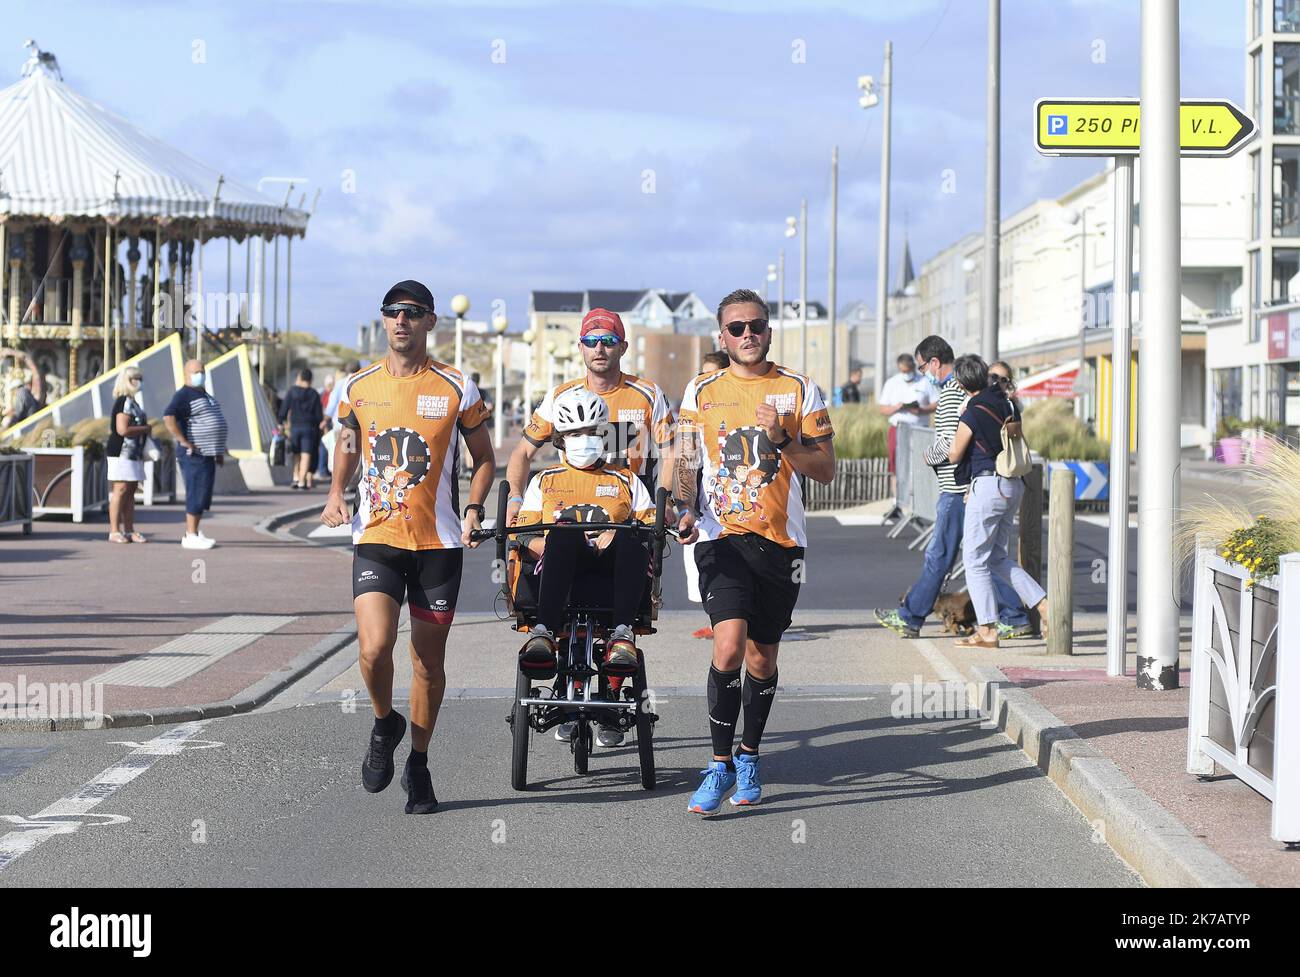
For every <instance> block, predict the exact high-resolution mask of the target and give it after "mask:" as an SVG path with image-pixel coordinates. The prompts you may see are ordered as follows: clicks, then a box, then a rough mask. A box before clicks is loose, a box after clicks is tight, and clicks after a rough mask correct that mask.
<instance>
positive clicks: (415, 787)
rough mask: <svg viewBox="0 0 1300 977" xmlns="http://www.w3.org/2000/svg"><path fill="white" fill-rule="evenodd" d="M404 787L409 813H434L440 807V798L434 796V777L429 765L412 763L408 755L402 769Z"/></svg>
mask: <svg viewBox="0 0 1300 977" xmlns="http://www.w3.org/2000/svg"><path fill="white" fill-rule="evenodd" d="M402 789H403V790H405V791H406V813H407V814H432V813H433V812H434V811H436V810H437V809H438V798H436V797H434V796H433V778H432V777H430V776H429V765H428V764H420V765H419V766H418V767H416V766H412V765H411V760H410V758H409V757H408V758H407V760H406V768H405V769H404V770H403V771H402Z"/></svg>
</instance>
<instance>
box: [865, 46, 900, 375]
mask: <svg viewBox="0 0 1300 977" xmlns="http://www.w3.org/2000/svg"><path fill="white" fill-rule="evenodd" d="M893 64H894V45H893V43H892V42H891V41H886V42H885V70H884V73H883V75H882V76H881V83H880V87H881V88H883V89H884V93H885V107H884V118H883V120H882V121H883V128H884V132H883V135H882V137H881V140H880V243H879V245H878V247H877V251H876V376H875V387H876V390H877V392H879V389H880V385H881V384H882V383H884V382H885V350H886V339H887V335H886V329H887V324H888V322H889V315H888V302H889V135H890V107H891V103H892V102H893V99H894V84H893V70H894V69H893ZM858 88H859V90H861V92H862V95H861V96H860V97H859V98H858V105H859V106H861V107H862V108H863V109H866V110H868V111H869V110H870V109H872V108H874V107H875V106H876V105H877V104H879V102H880V96H879V95H878V94H877V93H876V81H875V79H874V78H872V77H871V76H870V75H862V76H861V77H859V78H858Z"/></svg>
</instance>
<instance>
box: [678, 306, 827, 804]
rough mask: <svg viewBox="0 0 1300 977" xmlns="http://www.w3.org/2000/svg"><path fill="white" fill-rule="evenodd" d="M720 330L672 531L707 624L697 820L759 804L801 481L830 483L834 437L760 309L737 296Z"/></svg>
mask: <svg viewBox="0 0 1300 977" xmlns="http://www.w3.org/2000/svg"><path fill="white" fill-rule="evenodd" d="M718 324H719V332H718V338H719V341H720V344H721V346H722V348H723V350H724V351H725V352H726V354H727V356H728V358H729V359H730V361H731V363H730V365H729V366H728V367H727V368H726V369H725V370H719V371H717V372H716V373H702V374H700V375H699V376H697V377H696V378H695V379H694V380H692V381H691V382H690V383H689V384H687V386H686V392H685V394H683V396H682V409H681V418H680V422H679V430H680V435H681V444H680V448H679V452H680V453H679V455H678V460H677V465H676V478H675V485H676V490H677V491H676V496H677V499H678V500H679V509H678V514H677V528H678V531H679V533H680V534H681V537H680V538H681V540H682V542H683V543H690V542H694V541H695V539H696V538H697V537H698V539H699V543H698V544H697V545H696V547H695V562H696V565H697V566H698V567H699V571H700V592H701V593H702V594H703V595H704V608H705V610H707V611H708V613H709V621H710V623H711V624H712V625H713V662H712V664H711V665H710V667H709V675H708V682H707V687H708V702H709V731H710V734H711V736H712V740H713V759H712V760H711V761H710V763H709V765H708V768H707V769H705V770H704V771H703V773H704V781H703V783H702V784H701V785H700V788H699V790H697V791H696V792H695V794H694V795H693V796H692V797H691V799H690V802H689V803H688V804H687V810H688V811H693V812H695V813H697V814H713V813H714V812H716V811H717V810H718V808H719V807H720V806H721V804H722V799H723V797H724V796H725V795H726V793H727V792H728V791H730V790H731V789H732V788H733V787H735V788H736V792H735V794H734V795H733V796H732V798H731V803H732V804H733V805H748V804H757V803H758V802H759V800H760V798H761V795H762V783H761V780H760V778H759V770H758V747H759V742H760V740H761V739H762V736H763V727H764V726H765V725H766V723H767V718H768V714H769V713H770V711H771V709H772V700H773V698H774V697H775V695H776V683H777V671H776V656H777V650H778V648H779V647H780V642H781V635H782V634H783V633H784V632H785V630H786V628H788V627H789V626H790V621H791V617H792V615H793V613H794V605H795V601H796V600H797V599H798V597H799V585H800V583H801V582H802V580H803V577H804V547H805V546H806V545H807V542H808V540H807V535H806V533H805V529H804V510H803V499H802V497H801V494H800V489H799V479H798V476H799V475H807V476H808V477H809V478H811V479H814V480H816V481H818V482H829V481H830V480H831V479H832V478H834V477H835V448H834V445H833V443H832V441H831V439H832V437H833V436H834V433H835V432H834V431H833V430H832V428H831V419H830V414H829V413H828V412H827V410H826V405H825V403H824V402H823V400H822V395H821V391H820V390H819V389H818V388H817V385H816V384H815V383H813V382H812V381H811V380H810V379H809V378H808V377H806V376H803V375H801V374H798V373H795V372H794V371H793V370H787V369H786V368H785V367H782V366H778V365H777V364H776V363H773V362H771V361H770V360H769V359H768V358H767V353H768V349H769V348H770V347H771V345H772V333H771V330H770V329H769V328H768V323H767V303H766V302H764V301H763V299H762V298H761V297H760V296H759V295H758V294H757V293H755V292H753V291H751V290H750V289H747V288H742V289H737V290H736V291H734V292H732V293H731V294H730V295H728V296H727V297H726V298H724V299H723V300H722V302H721V304H720V305H719V306H718ZM697 531H698V532H697ZM742 665H743V666H744V671H745V677H744V682H743V683H742V681H741V667H742ZM742 712H743V715H744V726H743V733H742V736H741V742H740V748H739V749H738V750H737V751H736V754H735V756H734V758H733V756H732V752H731V751H732V747H733V746H734V744H735V734H736V724H737V722H738V721H739V720H740V719H741V714H742Z"/></svg>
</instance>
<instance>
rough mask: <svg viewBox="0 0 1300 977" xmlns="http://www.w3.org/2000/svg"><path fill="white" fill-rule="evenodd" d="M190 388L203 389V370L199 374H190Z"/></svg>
mask: <svg viewBox="0 0 1300 977" xmlns="http://www.w3.org/2000/svg"><path fill="white" fill-rule="evenodd" d="M190 386H191V387H201V386H203V371H202V370H200V371H199V372H198V373H192V374H190Z"/></svg>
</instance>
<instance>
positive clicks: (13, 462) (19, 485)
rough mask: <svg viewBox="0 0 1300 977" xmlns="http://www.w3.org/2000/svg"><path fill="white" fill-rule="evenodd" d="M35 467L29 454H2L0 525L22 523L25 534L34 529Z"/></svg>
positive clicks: (0, 467) (0, 456)
mask: <svg viewBox="0 0 1300 977" xmlns="http://www.w3.org/2000/svg"><path fill="white" fill-rule="evenodd" d="M35 467H36V466H35V464H34V461H33V459H32V456H31V455H29V454H26V453H22V454H16V455H0V526H14V525H21V526H22V527H23V535H24V536H26V535H29V534H30V533H31V531H32V500H33V493H32V479H33V473H34V471H35Z"/></svg>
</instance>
